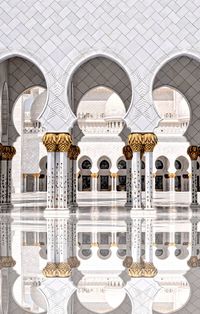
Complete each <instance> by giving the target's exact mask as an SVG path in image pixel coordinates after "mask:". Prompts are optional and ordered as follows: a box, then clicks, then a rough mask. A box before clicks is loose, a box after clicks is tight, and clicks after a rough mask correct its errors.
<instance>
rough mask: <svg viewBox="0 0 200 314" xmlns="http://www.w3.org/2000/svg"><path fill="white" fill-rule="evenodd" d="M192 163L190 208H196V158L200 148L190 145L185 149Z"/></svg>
mask: <svg viewBox="0 0 200 314" xmlns="http://www.w3.org/2000/svg"><path fill="white" fill-rule="evenodd" d="M187 154H188V155H189V157H190V159H191V163H192V179H191V180H192V189H191V205H190V206H191V208H196V207H197V206H198V205H199V204H198V201H197V159H198V157H199V155H200V149H199V147H198V146H195V145H191V146H189V147H188V149H187Z"/></svg>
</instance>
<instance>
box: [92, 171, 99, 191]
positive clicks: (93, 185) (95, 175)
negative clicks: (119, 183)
mask: <svg viewBox="0 0 200 314" xmlns="http://www.w3.org/2000/svg"><path fill="white" fill-rule="evenodd" d="M97 177H98V173H92V174H91V178H92V192H97Z"/></svg>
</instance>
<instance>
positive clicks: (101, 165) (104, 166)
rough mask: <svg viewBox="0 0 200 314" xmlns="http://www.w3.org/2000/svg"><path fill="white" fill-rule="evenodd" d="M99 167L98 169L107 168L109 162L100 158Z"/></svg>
mask: <svg viewBox="0 0 200 314" xmlns="http://www.w3.org/2000/svg"><path fill="white" fill-rule="evenodd" d="M99 167H100V169H109V162H108V161H107V160H102V161H101V162H100V166H99Z"/></svg>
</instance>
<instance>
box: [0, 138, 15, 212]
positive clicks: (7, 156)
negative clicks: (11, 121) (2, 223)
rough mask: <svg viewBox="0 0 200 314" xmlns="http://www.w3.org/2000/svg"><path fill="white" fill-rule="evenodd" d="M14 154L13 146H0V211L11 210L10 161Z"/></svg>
mask: <svg viewBox="0 0 200 314" xmlns="http://www.w3.org/2000/svg"><path fill="white" fill-rule="evenodd" d="M15 153H16V150H15V148H14V147H13V146H3V145H2V144H1V145H0V157H1V159H0V162H1V167H0V184H1V189H0V205H1V208H2V209H7V208H11V193H12V159H13V157H14V155H15Z"/></svg>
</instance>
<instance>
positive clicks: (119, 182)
mask: <svg viewBox="0 0 200 314" xmlns="http://www.w3.org/2000/svg"><path fill="white" fill-rule="evenodd" d="M117 168H118V172H117V178H116V186H117V191H126V176H127V170H126V169H127V165H126V160H125V158H124V156H122V157H120V158H119V159H118V161H117Z"/></svg>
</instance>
